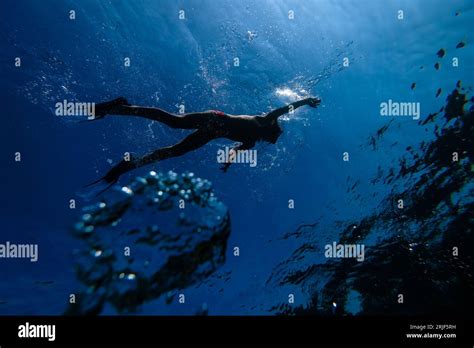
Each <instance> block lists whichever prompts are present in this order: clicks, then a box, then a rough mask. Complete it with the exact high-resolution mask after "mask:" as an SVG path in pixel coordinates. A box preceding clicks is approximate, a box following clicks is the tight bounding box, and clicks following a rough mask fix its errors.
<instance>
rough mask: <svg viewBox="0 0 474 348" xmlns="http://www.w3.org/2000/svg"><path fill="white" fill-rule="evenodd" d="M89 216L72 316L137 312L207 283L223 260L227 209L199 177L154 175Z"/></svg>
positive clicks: (79, 226)
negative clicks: (106, 311)
mask: <svg viewBox="0 0 474 348" xmlns="http://www.w3.org/2000/svg"><path fill="white" fill-rule="evenodd" d="M83 213H84V214H83V216H82V219H81V221H79V222H78V223H76V225H75V227H74V234H75V235H76V236H77V238H79V239H80V240H81V246H82V248H81V249H79V250H78V251H77V252H76V254H75V256H76V273H77V277H78V279H79V281H80V282H81V283H82V284H83V286H84V289H83V291H81V293H80V294H79V296H78V298H77V300H76V303H75V304H71V305H70V307H69V308H68V310H67V312H66V314H100V313H101V312H102V311H103V309H104V306H106V305H107V308H110V305H112V307H113V308H114V309H115V310H116V311H117V312H118V313H127V312H136V311H137V310H138V309H139V307H140V305H141V304H143V303H145V302H146V301H149V300H152V299H156V298H158V297H160V296H161V295H165V297H166V294H169V292H170V291H172V290H175V289H184V288H186V287H188V286H190V285H192V284H194V283H197V282H200V281H202V280H204V279H205V278H207V277H208V276H210V275H211V274H212V273H213V272H215V271H216V270H217V269H218V268H219V267H220V266H221V265H222V264H223V263H224V261H225V251H226V246H227V239H228V237H229V234H230V215H229V211H228V209H227V207H226V206H225V205H224V204H223V203H221V202H220V201H219V200H218V199H217V198H216V197H215V196H214V194H213V192H212V184H211V183H210V182H209V181H207V180H203V179H200V178H196V177H194V175H193V173H184V174H182V175H178V174H176V173H174V172H168V173H167V174H161V173H155V172H150V173H149V174H148V175H147V176H146V177H137V178H136V179H134V180H133V181H132V182H131V183H130V184H129V185H128V186H124V187H122V188H121V189H120V188H114V190H113V191H112V192H108V193H107V194H106V195H105V196H104V198H103V199H101V200H100V201H99V202H97V203H96V204H93V205H90V206H87V207H85V208H84V209H83ZM168 297H169V296H168ZM166 301H167V303H169V302H170V301H172V298H171V299H170V298H166Z"/></svg>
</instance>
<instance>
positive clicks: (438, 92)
mask: <svg viewBox="0 0 474 348" xmlns="http://www.w3.org/2000/svg"><path fill="white" fill-rule="evenodd" d="M440 94H441V88H438V91H437V92H436V98H438V97H439V95H440Z"/></svg>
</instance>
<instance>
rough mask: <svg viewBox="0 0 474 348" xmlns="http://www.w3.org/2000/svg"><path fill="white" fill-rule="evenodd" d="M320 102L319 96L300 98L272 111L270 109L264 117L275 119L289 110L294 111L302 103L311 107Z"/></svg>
mask: <svg viewBox="0 0 474 348" xmlns="http://www.w3.org/2000/svg"><path fill="white" fill-rule="evenodd" d="M320 103H321V99H319V98H306V99H301V100H298V101H296V102H294V103H291V104H288V105H286V106H283V107H281V108H278V109H275V110H273V111H270V112H269V113H268V114H267V115H265V117H268V118H270V119H277V118H278V117H280V116H282V115H284V114H286V113H288V112H291V111H294V110H296V109H297V108H299V107H300V106H303V105H309V106H311V107H314V108H315V107H316V106H318V105H319V104H320Z"/></svg>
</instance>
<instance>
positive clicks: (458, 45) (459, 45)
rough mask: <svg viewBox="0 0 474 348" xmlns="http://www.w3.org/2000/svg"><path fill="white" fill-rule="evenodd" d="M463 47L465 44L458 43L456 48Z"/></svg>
mask: <svg viewBox="0 0 474 348" xmlns="http://www.w3.org/2000/svg"><path fill="white" fill-rule="evenodd" d="M464 46H466V44H465V43H464V42H462V41H461V42H460V43H458V44H457V45H456V48H463V47H464Z"/></svg>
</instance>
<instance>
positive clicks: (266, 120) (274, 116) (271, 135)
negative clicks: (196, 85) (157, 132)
mask: <svg viewBox="0 0 474 348" xmlns="http://www.w3.org/2000/svg"><path fill="white" fill-rule="evenodd" d="M320 103H321V100H320V99H319V98H306V99H302V100H299V101H296V102H294V103H291V104H288V105H286V106H283V107H281V108H278V109H275V110H273V111H270V112H268V113H267V114H265V115H263V116H250V115H229V114H226V113H224V112H222V111H217V110H209V111H205V112H193V113H188V114H182V115H181V114H178V115H175V114H172V113H169V112H166V111H164V110H161V109H158V108H153V107H142V106H135V105H130V104H129V103H128V102H127V100H126V99H125V98H123V97H120V98H117V99H114V100H112V101H109V102H105V103H99V104H96V106H95V118H94V119H93V120H97V119H101V118H104V117H105V116H106V115H124V116H139V117H144V118H147V119H150V120H153V121H158V122H161V123H164V124H165V125H167V126H169V127H171V128H180V129H195V131H194V132H193V133H191V134H190V135H188V136H187V137H186V138H184V139H183V140H182V141H181V142H179V143H177V144H175V145H172V146H168V147H163V148H160V149H158V150H155V151H153V152H151V153H149V154H147V155H144V156H143V157H140V158H133V157H132V158H131V159H130V160H129V161H125V160H124V159H123V160H122V161H121V162H119V163H118V164H117V165H115V166H114V167H113V168H112V169H110V170H109V172H108V173H107V174H106V175H105V176H104V177H103V178H101V179H99V180H97V181H95V182H93V183H92V184H95V183H97V182H99V181H101V180H105V181H106V182H107V183H109V184H110V185H112V184H114V183H115V182H117V181H118V179H119V177H120V176H121V175H122V174H124V173H126V172H129V171H131V170H134V169H137V168H139V167H142V166H145V165H147V164H150V163H153V162H157V161H162V160H165V159H168V158H172V157H178V156H182V155H184V154H186V153H188V152H190V151H193V150H196V149H198V148H200V147H201V146H204V145H205V144H207V143H208V142H210V141H211V140H214V139H217V138H226V139H230V140H233V141H236V142H239V143H240V144H239V145H237V146H234V147H233V149H234V150H236V151H237V150H247V149H251V148H252V147H254V146H255V143H256V142H257V141H266V142H269V143H272V144H275V143H276V141H277V140H278V138H279V136H280V135H281V133H282V132H283V131H282V129H281V128H280V126H279V125H278V122H277V120H278V117H280V116H282V115H284V114H286V113H288V112H290V111H291V110H295V109H296V108H299V107H301V106H303V105H309V106H311V107H314V108H315V107H317V106H318V105H319V104H320ZM229 166H230V163H226V164H224V165H223V167H222V168H221V169H222V170H223V171H224V172H225V171H227V169H228V168H229ZM92 184H90V185H92ZM110 185H109V186H110Z"/></svg>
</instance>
